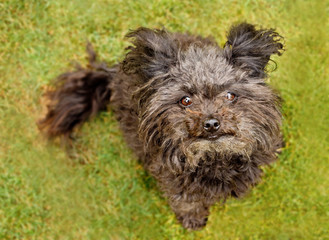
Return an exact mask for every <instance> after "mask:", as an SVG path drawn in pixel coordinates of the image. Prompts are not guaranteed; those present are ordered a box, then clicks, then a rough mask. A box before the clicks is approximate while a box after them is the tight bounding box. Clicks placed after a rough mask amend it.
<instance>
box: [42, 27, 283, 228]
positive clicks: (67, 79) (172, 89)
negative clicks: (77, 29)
mask: <svg viewBox="0 0 329 240" xmlns="http://www.w3.org/2000/svg"><path fill="white" fill-rule="evenodd" d="M127 37H128V38H133V39H134V40H133V41H132V43H133V46H132V47H129V48H128V50H129V51H128V53H127V55H126V57H125V59H124V60H123V61H122V62H121V63H120V64H118V65H115V66H113V67H110V68H109V67H107V66H106V65H105V64H98V63H96V62H95V55H94V53H93V52H92V51H91V49H89V52H90V66H89V68H87V69H83V68H79V69H77V70H76V71H74V72H69V73H66V74H63V75H61V76H60V78H59V81H58V84H57V88H56V89H55V90H54V91H50V92H49V97H50V100H51V104H50V105H49V106H48V114H47V116H46V117H45V118H44V119H43V120H42V121H41V122H40V127H41V128H42V129H44V130H45V131H46V132H47V133H48V135H49V136H50V137H55V136H58V135H65V136H69V135H70V133H71V132H72V130H73V128H74V127H75V126H76V125H79V124H81V123H83V122H84V121H86V120H87V119H88V118H89V117H90V116H93V115H95V114H96V113H97V112H98V111H100V110H104V109H106V106H107V105H108V104H110V106H111V109H112V110H113V111H114V112H115V114H116V117H117V119H118V121H119V122H120V126H121V129H122V131H123V134H124V136H125V139H126V141H127V142H128V145H129V146H130V147H131V148H132V149H133V150H134V152H135V153H136V155H137V157H138V158H139V159H140V160H141V162H142V164H143V165H144V167H145V169H147V170H148V171H149V172H150V173H151V174H152V176H154V177H155V178H156V179H157V181H158V183H159V186H160V188H161V190H162V191H163V192H164V193H165V195H166V196H167V197H168V199H169V203H170V205H171V207H172V209H173V211H174V212H175V214H176V216H177V219H178V220H179V221H180V222H181V223H182V225H183V226H184V227H185V228H189V229H199V228H201V227H203V226H204V225H205V224H206V222H207V217H208V215H209V207H210V206H211V205H212V204H214V203H215V202H216V201H219V200H220V199H226V198H227V197H229V196H234V197H239V196H241V195H242V194H243V193H245V192H246V191H247V190H248V189H249V188H250V187H251V186H253V185H255V184H256V183H257V182H258V181H259V179H260V176H261V173H262V171H261V170H260V168H259V167H260V166H261V165H266V164H269V163H271V162H272V161H274V160H275V159H276V154H275V153H276V151H277V149H278V147H279V146H280V144H281V135H280V124H281V114H280V106H279V105H280V103H279V102H280V101H279V97H278V96H277V95H276V94H275V93H274V92H273V91H272V90H271V88H270V87H269V86H268V85H267V84H266V83H265V81H264V79H265V78H266V73H265V66H266V65H267V63H268V61H269V60H270V56H271V55H272V54H278V55H280V54H281V50H282V48H283V46H282V44H281V43H279V40H281V39H282V38H281V37H280V36H279V35H278V34H277V33H276V32H274V31H273V30H256V29H255V27H254V26H252V25H250V24H246V23H243V24H240V25H237V26H234V27H232V28H231V30H230V32H229V34H228V41H227V43H226V44H225V46H224V48H220V47H219V46H218V45H217V44H216V42H215V41H214V40H212V39H210V38H202V37H199V36H192V35H189V34H180V33H169V32H167V31H165V30H151V29H147V28H139V29H137V30H136V31H133V32H131V33H129V34H128V35H127Z"/></svg>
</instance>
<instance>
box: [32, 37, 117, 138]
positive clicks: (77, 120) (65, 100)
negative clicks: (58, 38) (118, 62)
mask: <svg viewBox="0 0 329 240" xmlns="http://www.w3.org/2000/svg"><path fill="white" fill-rule="evenodd" d="M87 52H88V55H89V64H88V65H87V67H85V68H83V67H81V66H77V67H76V70H75V71H72V72H67V73H64V74H62V75H60V76H59V77H58V78H57V81H56V82H55V87H54V89H51V90H49V91H48V92H47V93H46V97H47V98H48V100H49V104H48V105H47V114H46V116H45V117H44V118H43V119H41V120H40V121H39V122H38V126H39V129H40V130H42V131H43V132H45V134H46V135H47V136H48V137H49V138H54V137H56V136H64V137H65V138H68V137H70V136H71V133H72V131H73V129H74V128H75V127H77V126H79V125H81V124H82V123H84V122H85V121H87V120H88V119H89V118H90V117H92V116H94V115H96V114H97V113H98V112H99V111H102V110H106V106H107V105H108V103H109V101H110V96H111V89H110V82H111V79H112V78H113V75H114V74H115V72H116V68H115V67H114V68H108V67H107V65H106V64H105V63H97V62H96V54H95V52H94V51H93V48H92V46H91V44H90V43H88V45H87Z"/></svg>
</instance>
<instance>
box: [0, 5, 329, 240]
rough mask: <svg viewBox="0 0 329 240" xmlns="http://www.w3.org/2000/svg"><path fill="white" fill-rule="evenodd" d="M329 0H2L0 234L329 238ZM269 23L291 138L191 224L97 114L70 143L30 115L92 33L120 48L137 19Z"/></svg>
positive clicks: (218, 34) (195, 28)
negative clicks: (185, 224)
mask: <svg viewBox="0 0 329 240" xmlns="http://www.w3.org/2000/svg"><path fill="white" fill-rule="evenodd" d="M328 16H329V1H328V0H314V1H306V0H305V1H302V0H296V1H289V0H287V1H283V0H275V1H272V0H268V1H265V0H262V1H256V0H249V1H221V0H217V1H215V0H214V1H212V0H199V1H187V0H181V1H178V0H176V1H175V0H166V1H149V0H141V1H122V0H93V1H91V0H90V1H85V0H80V1H77V0H72V1H65V0H57V1H45V0H43V1H42V0H30V1H22V0H3V1H0V239H97V240H98V239H178V240H179V239H241V240H242V239H308V240H309V239H329V228H328V224H329V190H328V189H329V180H328V178H329V68H328V66H329V41H328V39H329V18H328ZM240 21H248V22H251V23H254V24H258V25H261V26H263V27H273V28H276V29H277V31H278V32H279V33H280V34H282V35H283V36H284V37H285V46H286V52H285V53H284V55H283V56H282V57H275V59H274V60H275V61H276V62H277V65H278V68H277V70H276V71H274V72H273V73H272V74H271V78H270V79H269V80H268V81H270V84H271V85H272V86H274V87H275V88H276V89H277V90H278V91H279V92H280V93H281V96H282V98H283V99H284V102H283V114H284V124H283V127H282V130H283V133H284V138H285V141H286V146H285V148H284V150H283V152H282V154H281V155H280V157H279V160H278V161H277V162H276V163H274V164H273V165H272V166H270V167H266V168H265V169H264V171H265V175H264V178H263V181H262V182H261V183H260V184H259V185H258V186H257V187H255V188H254V189H253V190H252V191H251V192H250V193H249V194H248V195H247V196H246V197H245V198H243V199H240V200H236V199H230V200H228V201H227V203H226V204H225V205H220V204H218V205H216V206H214V207H213V208H212V209H211V212H212V213H211V216H210V218H209V223H208V225H207V227H206V228H205V229H204V230H201V231H197V232H189V231H186V230H184V229H183V228H182V227H181V226H180V225H179V224H178V223H177V222H176V220H175V217H174V214H173V212H172V211H171V210H170V208H169V206H168V205H167V202H166V200H165V199H164V198H163V197H162V195H161V193H160V192H159V190H158V189H157V186H156V183H155V181H154V180H153V179H152V178H151V177H150V176H149V175H148V174H147V173H146V172H145V171H144V170H143V169H142V167H141V166H140V164H138V162H137V161H136V158H135V157H134V155H133V154H132V152H131V151H130V150H129V149H128V148H127V146H126V145H125V143H124V141H123V139H122V135H121V133H120V130H119V128H118V124H117V123H116V121H115V120H114V116H113V115H112V114H111V113H110V112H107V113H102V114H101V115H100V116H99V117H97V118H95V119H93V120H92V121H90V122H89V123H87V124H86V125H84V127H83V128H82V129H81V131H80V133H78V134H77V135H78V136H77V140H76V141H75V143H74V146H73V149H71V150H69V152H67V151H66V150H65V149H64V148H63V147H62V146H61V145H60V144H59V143H58V141H55V142H53V143H51V142H47V141H46V140H45V139H44V138H43V137H42V135H41V134H40V132H39V131H38V128H37V126H36V124H35V123H36V121H37V120H38V118H40V116H41V115H42V114H43V112H44V108H43V101H44V100H43V98H42V95H43V93H44V92H45V89H46V88H47V86H49V84H50V83H51V81H52V79H53V78H55V77H56V76H57V75H58V74H59V73H61V72H63V71H65V70H68V69H70V68H71V67H72V63H74V61H79V62H83V63H85V62H86V61H85V56H86V53H85V45H86V41H87V40H89V41H91V42H92V43H93V45H94V46H95V48H96V50H97V51H98V52H99V55H100V58H101V59H104V60H106V61H107V62H108V63H110V64H112V63H116V62H117V61H120V60H122V58H123V56H124V53H125V51H124V48H125V47H126V46H128V43H127V42H126V41H124V40H123V38H124V35H125V34H126V33H127V32H128V31H129V29H134V28H136V27H139V26H146V27H151V28H153V27H163V26H165V27H166V28H167V29H169V30H170V31H183V32H185V31H189V32H192V33H198V34H200V35H203V36H208V35H212V36H214V37H215V38H216V40H217V41H218V43H219V44H220V45H222V44H224V43H225V34H226V31H227V30H228V28H229V26H230V25H231V24H232V23H236V22H240Z"/></svg>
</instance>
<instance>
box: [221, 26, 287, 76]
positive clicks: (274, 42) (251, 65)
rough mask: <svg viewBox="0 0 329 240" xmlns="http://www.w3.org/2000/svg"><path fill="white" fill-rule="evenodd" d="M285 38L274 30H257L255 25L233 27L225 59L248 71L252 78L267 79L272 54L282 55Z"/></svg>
mask: <svg viewBox="0 0 329 240" xmlns="http://www.w3.org/2000/svg"><path fill="white" fill-rule="evenodd" d="M282 40H283V37H282V36H280V35H279V34H278V33H277V32H275V31H274V30H273V29H259V30H256V28H255V26H254V25H251V24H248V23H241V24H239V25H235V26H233V27H232V28H231V29H230V31H229V33H228V36H227V42H226V43H225V46H224V56H225V58H226V59H227V60H228V61H229V63H231V64H232V65H234V66H236V67H240V68H242V69H244V70H246V71H248V73H249V76H250V77H261V78H263V77H266V69H265V67H266V65H267V63H268V62H269V60H270V57H271V55H272V54H277V55H279V56H280V55H281V54H282V52H283V51H284V50H283V44H282V43H281V42H280V41H282Z"/></svg>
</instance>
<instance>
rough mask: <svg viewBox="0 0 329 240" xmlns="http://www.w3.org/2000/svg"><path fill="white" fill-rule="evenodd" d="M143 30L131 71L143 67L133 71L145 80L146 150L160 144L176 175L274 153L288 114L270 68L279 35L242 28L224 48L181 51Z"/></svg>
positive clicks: (129, 60) (130, 58) (141, 95)
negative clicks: (267, 69)
mask: <svg viewBox="0 0 329 240" xmlns="http://www.w3.org/2000/svg"><path fill="white" fill-rule="evenodd" d="M143 30H144V31H145V29H143ZM144 31H142V32H139V33H138V32H136V33H137V35H134V37H135V38H136V39H137V40H138V39H139V42H135V43H134V44H135V46H136V48H135V49H133V50H132V51H131V52H130V53H128V55H127V57H126V60H125V61H126V69H124V70H126V71H127V70H129V69H132V68H133V67H134V66H133V65H131V64H136V66H137V63H138V62H139V68H135V69H134V68H133V69H134V71H135V72H136V73H139V74H140V75H141V76H143V78H142V79H145V82H142V83H141V87H140V88H139V90H138V91H137V93H136V97H137V100H138V101H139V109H140V119H141V120H140V136H141V139H142V140H143V141H144V143H145V146H146V147H148V146H151V147H152V148H153V149H154V146H156V147H158V153H159V157H160V158H162V159H164V160H166V164H167V165H168V166H169V168H170V169H171V170H172V171H174V172H180V171H182V170H183V169H186V168H190V169H191V170H192V171H193V169H195V168H196V167H197V166H200V164H202V163H207V164H209V163H213V162H216V161H222V160H223V159H231V158H236V157H239V158H241V159H244V160H246V161H248V159H250V157H251V156H252V154H253V153H254V152H255V151H256V150H257V151H260V150H261V151H263V152H265V153H266V152H267V153H268V154H273V152H274V148H275V147H276V144H278V139H279V138H280V137H279V136H280V120H281V114H280V111H279V98H278V96H277V95H276V94H275V93H274V92H273V90H272V89H271V88H270V87H269V86H268V85H267V84H266V83H265V82H264V77H265V76H266V74H265V70H264V69H265V66H266V64H267V62H268V60H269V57H270V55H271V54H273V53H279V50H280V49H281V48H282V45H281V44H280V43H278V42H277V40H276V39H275V38H276V37H278V35H276V33H275V32H273V31H272V30H269V31H263V32H260V31H258V32H257V31H255V30H254V28H253V27H251V26H250V25H247V24H245V25H243V26H241V25H240V26H238V27H235V28H232V29H231V32H230V34H229V36H228V42H227V43H226V46H225V48H224V49H222V48H219V47H218V46H216V45H213V44H204V45H203V44H202V42H200V43H198V44H191V45H189V46H188V47H186V46H185V47H184V48H182V47H181V45H180V43H179V42H178V41H175V39H173V37H172V36H171V35H170V34H168V33H166V32H164V31H162V32H160V31H158V32H147V33H146V32H144ZM136 33H135V34H136ZM246 35H247V36H246ZM141 36H143V41H142V40H141V38H140V37H141ZM141 44H148V45H147V47H145V46H143V49H141ZM162 45H163V48H162V47H161V46H162ZM160 50H161V51H160ZM139 51H140V52H139ZM143 64H146V65H145V66H143ZM124 67H125V65H124Z"/></svg>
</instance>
